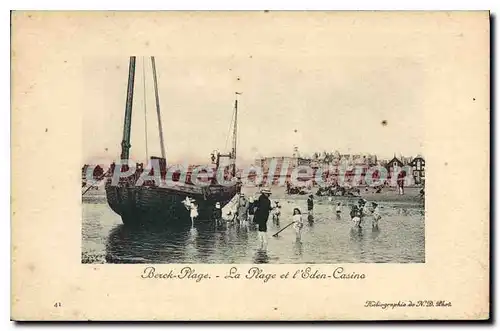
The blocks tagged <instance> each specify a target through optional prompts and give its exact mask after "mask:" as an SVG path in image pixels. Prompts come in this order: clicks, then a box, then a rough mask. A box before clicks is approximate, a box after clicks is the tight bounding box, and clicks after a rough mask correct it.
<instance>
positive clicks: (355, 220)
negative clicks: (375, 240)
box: [350, 205, 361, 228]
mask: <svg viewBox="0 0 500 331" xmlns="http://www.w3.org/2000/svg"><path fill="white" fill-rule="evenodd" d="M350 216H351V220H352V224H353V226H354V227H355V228H361V213H360V211H359V208H358V206H356V205H353V206H352V208H351V215H350Z"/></svg>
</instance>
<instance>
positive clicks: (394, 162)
mask: <svg viewBox="0 0 500 331" xmlns="http://www.w3.org/2000/svg"><path fill="white" fill-rule="evenodd" d="M403 166H404V164H403V162H401V160H400V159H398V158H397V157H396V156H394V157H393V158H392V160H390V161H389V162H387V164H386V166H385V168H386V169H387V172H388V173H389V174H390V173H392V171H393V170H394V168H396V167H399V168H402V167H403Z"/></svg>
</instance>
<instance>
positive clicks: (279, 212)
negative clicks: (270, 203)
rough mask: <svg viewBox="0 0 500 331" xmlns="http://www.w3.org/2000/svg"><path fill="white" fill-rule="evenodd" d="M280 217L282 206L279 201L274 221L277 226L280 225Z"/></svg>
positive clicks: (275, 204)
mask: <svg viewBox="0 0 500 331" xmlns="http://www.w3.org/2000/svg"><path fill="white" fill-rule="evenodd" d="M280 216H281V206H280V203H279V202H278V201H275V202H274V208H273V221H274V223H275V224H276V225H279V224H280Z"/></svg>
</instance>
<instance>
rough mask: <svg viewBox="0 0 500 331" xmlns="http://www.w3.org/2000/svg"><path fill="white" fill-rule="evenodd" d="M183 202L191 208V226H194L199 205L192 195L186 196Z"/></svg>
mask: <svg viewBox="0 0 500 331" xmlns="http://www.w3.org/2000/svg"><path fill="white" fill-rule="evenodd" d="M183 203H184V205H185V206H186V208H187V209H188V210H189V216H190V217H191V227H194V220H195V219H196V218H197V217H198V206H197V205H196V202H195V201H194V200H192V199H191V198H190V197H186V199H185V200H184V201H183Z"/></svg>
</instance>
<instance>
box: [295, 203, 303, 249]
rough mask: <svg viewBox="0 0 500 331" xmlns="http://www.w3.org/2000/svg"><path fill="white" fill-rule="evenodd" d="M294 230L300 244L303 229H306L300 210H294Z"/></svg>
mask: <svg viewBox="0 0 500 331" xmlns="http://www.w3.org/2000/svg"><path fill="white" fill-rule="evenodd" d="M292 220H293V228H294V229H295V235H296V240H297V242H300V241H301V239H302V228H303V227H304V221H303V220H302V213H301V212H300V209H299V208H294V209H293V216H292Z"/></svg>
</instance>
